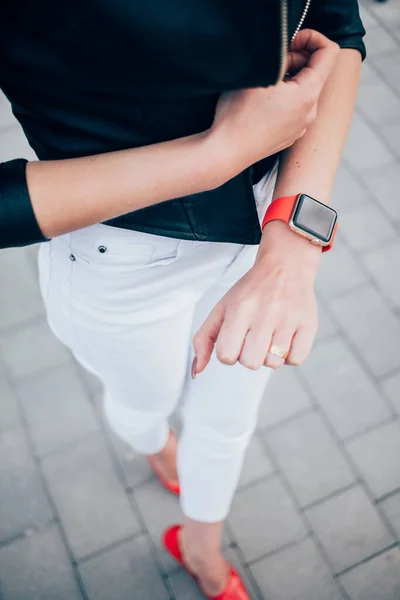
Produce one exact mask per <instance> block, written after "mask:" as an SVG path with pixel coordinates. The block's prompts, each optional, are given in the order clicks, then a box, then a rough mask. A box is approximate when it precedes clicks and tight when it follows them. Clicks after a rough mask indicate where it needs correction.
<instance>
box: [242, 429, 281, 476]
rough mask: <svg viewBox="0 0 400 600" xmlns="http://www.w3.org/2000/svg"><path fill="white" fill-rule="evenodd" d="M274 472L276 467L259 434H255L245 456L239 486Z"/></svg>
mask: <svg viewBox="0 0 400 600" xmlns="http://www.w3.org/2000/svg"><path fill="white" fill-rule="evenodd" d="M273 472H274V467H273V465H272V464H271V461H270V459H269V458H268V456H267V454H266V452H265V450H264V448H263V445H262V443H261V441H260V439H259V438H258V436H257V435H254V436H253V438H252V440H251V442H250V444H249V447H248V448H247V452H246V455H245V458H244V463H243V468H242V473H241V476H240V481H239V487H243V486H244V485H248V484H249V483H252V482H253V481H256V480H257V479H261V478H262V477H267V476H268V475H271V474H272V473H273Z"/></svg>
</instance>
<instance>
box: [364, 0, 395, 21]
mask: <svg viewBox="0 0 400 600" xmlns="http://www.w3.org/2000/svg"><path fill="white" fill-rule="evenodd" d="M368 8H369V10H370V11H371V12H372V13H374V14H375V15H376V16H377V17H378V19H380V20H381V21H383V22H384V23H385V24H386V25H387V26H389V27H391V26H393V27H395V26H396V25H400V4H399V3H398V2H396V0H395V1H394V2H387V3H383V4H380V3H375V2H370V3H369V5H368Z"/></svg>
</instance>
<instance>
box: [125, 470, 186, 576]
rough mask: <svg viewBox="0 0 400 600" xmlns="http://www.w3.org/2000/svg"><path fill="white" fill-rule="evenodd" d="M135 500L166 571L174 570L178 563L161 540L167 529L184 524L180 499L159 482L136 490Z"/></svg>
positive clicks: (150, 483) (147, 484) (153, 482)
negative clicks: (165, 548)
mask: <svg viewBox="0 0 400 600" xmlns="http://www.w3.org/2000/svg"><path fill="white" fill-rule="evenodd" d="M134 498H135V500H136V502H137V504H138V506H139V510H140V513H141V515H142V518H143V519H144V522H145V524H146V527H147V529H148V531H149V534H150V536H151V538H152V540H153V542H154V545H155V546H156V548H157V552H158V554H159V558H160V560H161V562H162V564H163V567H164V569H165V570H166V571H167V572H170V571H172V570H174V568H175V567H176V562H175V561H174V560H173V559H172V558H171V557H170V556H169V555H168V554H167V553H166V552H165V550H164V549H163V548H162V546H161V542H160V539H161V535H162V533H163V532H164V530H165V529H166V528H167V527H169V526H170V525H174V524H177V523H182V519H183V515H182V511H181V509H180V507H179V502H178V499H177V498H176V497H175V496H173V495H172V494H169V493H168V492H167V491H166V490H164V488H163V487H162V486H161V485H160V483H159V482H158V481H151V482H149V483H146V484H145V485H143V486H142V487H140V488H138V489H136V490H135V491H134Z"/></svg>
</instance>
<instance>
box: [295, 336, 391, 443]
mask: <svg viewBox="0 0 400 600" xmlns="http://www.w3.org/2000/svg"><path fill="white" fill-rule="evenodd" d="M301 372H302V374H303V375H304V376H305V377H306V379H307V381H308V383H309V385H310V387H311V388H312V390H313V392H314V394H315V396H316V398H317V400H318V402H319V404H320V405H321V406H322V408H323V409H324V411H325V413H326V414H327V416H328V418H329V421H330V423H331V425H332V426H333V427H334V429H335V430H336V432H337V434H338V435H339V437H341V438H346V437H348V436H351V435H354V434H355V433H358V432H360V431H363V430H365V429H367V428H368V427H371V426H372V425H375V424H376V423H380V422H382V421H384V420H386V419H388V418H389V417H390V411H389V409H388V407H387V405H386V404H385V402H384V401H383V399H382V398H381V397H380V394H379V391H378V389H377V388H376V386H375V385H374V384H373V383H372V381H371V379H370V378H369V377H368V375H367V373H366V372H365V371H364V370H363V368H362V367H361V366H360V364H359V363H358V361H357V359H356V358H355V357H354V355H353V354H352V352H351V351H350V350H349V348H348V346H347V344H346V343H345V342H344V341H343V340H341V339H334V340H329V341H326V342H324V343H323V344H321V345H320V346H318V347H317V348H316V349H315V350H314V351H313V352H312V354H311V357H310V358H309V360H308V361H307V362H306V363H305V364H304V365H303V366H302V367H301Z"/></svg>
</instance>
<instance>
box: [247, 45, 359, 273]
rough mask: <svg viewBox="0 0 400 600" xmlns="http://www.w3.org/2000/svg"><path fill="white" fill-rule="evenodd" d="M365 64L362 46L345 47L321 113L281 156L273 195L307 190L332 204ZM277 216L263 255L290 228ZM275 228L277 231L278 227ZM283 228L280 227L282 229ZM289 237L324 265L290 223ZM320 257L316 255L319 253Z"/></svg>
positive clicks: (269, 227)
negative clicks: (358, 49) (291, 228)
mask: <svg viewBox="0 0 400 600" xmlns="http://www.w3.org/2000/svg"><path fill="white" fill-rule="evenodd" d="M360 69H361V57H360V53H359V52H358V51H357V50H351V49H343V50H341V51H340V54H339V56H338V57H337V62H336V64H335V67H334V70H333V71H332V74H331V76H330V78H329V80H328V81H327V83H326V84H325V87H324V89H323V91H322V93H321V96H320V99H319V102H318V115H317V118H316V119H315V121H314V123H313V124H312V125H311V126H310V127H309V128H308V129H307V132H306V134H305V135H304V136H303V137H302V138H300V139H299V140H297V142H295V143H294V144H293V145H292V146H291V147H290V148H288V149H287V150H286V151H285V152H283V153H282V155H281V160H280V165H279V173H278V178H277V182H276V186H275V190H274V196H273V200H275V199H277V198H279V197H282V196H291V195H295V194H299V193H300V192H304V193H307V194H309V195H310V196H313V197H314V198H317V199H318V200H321V201H322V202H326V203H328V202H329V201H330V196H331V192H332V188H333V183H334V180H335V175H336V171H337V168H338V165H339V161H340V157H341V154H342V151H343V146H344V143H345V140H346V136H347V133H348V130H349V127H350V122H351V118H352V114H353V109H354V103H355V100H356V95H357V88H358V82H359V76H360ZM281 226H282V223H277V222H276V221H273V222H271V223H268V225H267V226H266V227H265V229H264V233H263V236H262V241H261V245H260V252H259V257H260V256H262V255H263V253H264V252H265V251H266V252H269V251H270V248H271V245H273V239H277V240H278V239H279V237H280V235H282V233H283V232H284V228H283V229H282V228H281ZM273 229H274V230H275V231H274V232H273V231H272V230H273ZM278 230H279V231H278ZM286 230H287V231H288V238H289V237H291V238H293V240H294V246H295V247H296V248H299V249H300V248H303V249H304V252H305V253H306V255H307V256H308V255H309V258H310V263H312V264H318V262H319V254H320V249H319V248H317V247H315V246H312V245H311V244H310V243H309V242H308V241H307V240H305V239H302V238H300V236H298V235H297V234H295V233H293V232H291V231H290V230H289V229H288V228H287V227H286ZM314 257H315V258H314Z"/></svg>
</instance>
